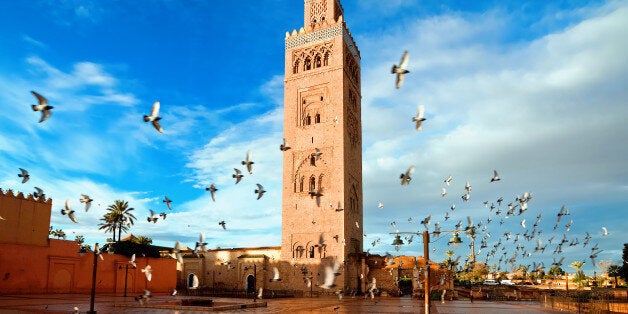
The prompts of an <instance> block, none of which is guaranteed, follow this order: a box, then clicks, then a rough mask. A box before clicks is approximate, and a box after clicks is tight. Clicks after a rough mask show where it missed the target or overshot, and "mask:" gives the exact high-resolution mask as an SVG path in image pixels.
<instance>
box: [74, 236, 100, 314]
mask: <svg viewBox="0 0 628 314" xmlns="http://www.w3.org/2000/svg"><path fill="white" fill-rule="evenodd" d="M78 253H79V255H81V256H84V255H85V253H86V249H85V248H84V247H81V248H80V249H79V251H78ZM93 253H94V263H93V265H94V267H93V269H92V292H91V296H90V299H89V312H87V313H91V314H95V313H96V311H94V298H95V297H96V273H97V269H98V258H100V259H103V257H102V252H101V251H100V249H99V248H98V243H95V244H94V252H93Z"/></svg>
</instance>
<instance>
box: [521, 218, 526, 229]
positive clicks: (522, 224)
mask: <svg viewBox="0 0 628 314" xmlns="http://www.w3.org/2000/svg"><path fill="white" fill-rule="evenodd" d="M520 224H521V226H522V227H524V228H525V227H526V220H525V219H524V220H522V221H521V223H520Z"/></svg>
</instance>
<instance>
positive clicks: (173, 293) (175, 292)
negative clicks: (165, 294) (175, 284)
mask: <svg viewBox="0 0 628 314" xmlns="http://www.w3.org/2000/svg"><path fill="white" fill-rule="evenodd" d="M177 293H178V291H177V289H172V291H171V292H170V295H171V296H175V295H177Z"/></svg>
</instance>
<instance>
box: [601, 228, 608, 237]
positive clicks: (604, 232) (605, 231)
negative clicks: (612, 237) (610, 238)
mask: <svg viewBox="0 0 628 314" xmlns="http://www.w3.org/2000/svg"><path fill="white" fill-rule="evenodd" d="M607 235H608V230H607V229H606V227H602V236H603V237H605V236H607Z"/></svg>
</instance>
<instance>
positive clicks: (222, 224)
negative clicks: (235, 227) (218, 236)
mask: <svg viewBox="0 0 628 314" xmlns="http://www.w3.org/2000/svg"><path fill="white" fill-rule="evenodd" d="M218 224H219V225H221V226H222V229H223V230H227V226H226V223H225V221H224V220H221V221H220V222H219V223H218Z"/></svg>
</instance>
